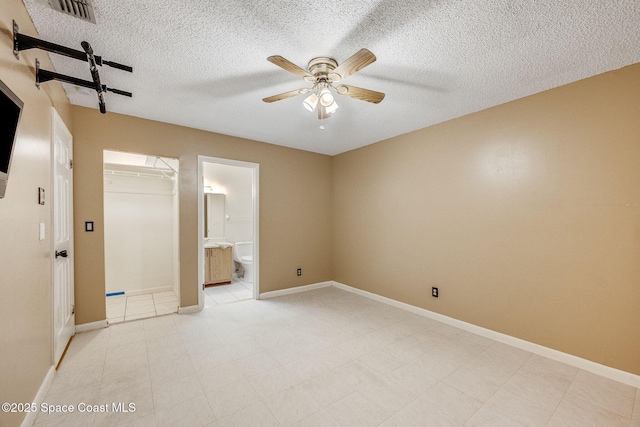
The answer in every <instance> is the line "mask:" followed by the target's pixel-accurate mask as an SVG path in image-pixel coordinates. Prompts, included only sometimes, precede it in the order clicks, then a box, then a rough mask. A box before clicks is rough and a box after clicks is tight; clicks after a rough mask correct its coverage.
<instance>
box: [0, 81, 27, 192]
mask: <svg viewBox="0 0 640 427" xmlns="http://www.w3.org/2000/svg"><path fill="white" fill-rule="evenodd" d="M23 105H24V104H23V103H22V101H20V99H19V98H18V97H17V96H16V94H15V93H13V92H11V90H10V89H9V88H8V87H7V85H5V84H4V83H3V82H2V80H0V198H2V197H4V193H5V191H6V188H7V181H8V180H9V168H10V166H11V157H12V155H13V151H14V146H15V142H16V134H17V132H18V123H19V122H20V115H21V113H22V107H23Z"/></svg>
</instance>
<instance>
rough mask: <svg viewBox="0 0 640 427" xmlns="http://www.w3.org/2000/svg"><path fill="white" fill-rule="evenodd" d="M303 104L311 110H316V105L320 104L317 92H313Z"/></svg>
mask: <svg viewBox="0 0 640 427" xmlns="http://www.w3.org/2000/svg"><path fill="white" fill-rule="evenodd" d="M302 105H304V108H306V109H307V110H309V111H313V110H315V109H316V105H318V95H316V94H315V92H314V93H312V94H311V95H309V96H308V97H307V98H306V99H305V100H304V101H303V102H302Z"/></svg>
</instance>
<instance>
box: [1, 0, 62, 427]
mask: <svg viewBox="0 0 640 427" xmlns="http://www.w3.org/2000/svg"><path fill="white" fill-rule="evenodd" d="M12 19H15V20H16V22H17V23H18V25H19V26H20V32H21V33H24V34H29V35H33V36H35V35H37V33H36V32H35V29H34V27H33V24H32V22H31V18H29V15H28V14H27V12H26V10H25V8H24V5H23V4H22V2H20V1H14V0H11V1H2V2H0V80H2V81H3V82H4V83H5V84H6V85H7V86H9V88H10V89H11V90H12V91H13V92H14V93H15V94H16V95H18V97H19V98H20V99H21V100H22V101H23V102H24V109H23V113H22V119H21V122H20V127H19V130H18V139H17V142H16V147H15V152H14V157H13V162H12V164H11V171H10V176H9V185H8V187H7V192H6V194H5V197H4V198H3V199H0V241H1V243H0V324H1V325H2V327H1V328H0V361H1V362H0V401H2V402H6V401H9V402H31V401H32V399H33V398H34V397H35V395H36V392H37V391H38V388H39V387H40V385H41V384H42V380H43V379H44V377H45V375H46V373H47V371H48V369H49V368H50V366H51V363H52V356H51V292H50V289H51V253H50V245H51V240H50V236H51V220H50V212H51V211H50V209H51V204H50V203H47V204H46V205H45V206H40V205H39V204H38V196H37V195H38V187H42V188H44V189H45V191H46V196H47V197H50V196H51V191H52V187H51V178H50V173H51V169H50V166H49V160H50V150H51V107H52V106H54V105H55V107H56V108H57V110H58V112H59V113H60V115H61V117H62V118H63V119H64V121H65V122H66V123H67V126H69V125H70V123H71V122H70V115H69V104H68V100H67V97H66V95H65V94H64V92H63V91H62V86H61V85H60V84H59V83H56V82H49V83H46V84H43V85H42V86H41V89H40V90H38V89H37V88H36V87H35V84H34V83H35V58H38V59H39V60H40V62H41V64H42V67H43V68H46V69H49V70H51V69H52V66H51V63H50V61H49V58H48V56H47V55H46V54H45V53H43V52H42V51H39V52H38V51H35V50H34V51H25V52H22V53H21V54H20V60H17V59H16V58H15V57H14V56H13V39H12V37H13V36H12V34H13V27H12ZM69 127H70V126H69ZM49 200H50V198H49ZM41 222H43V223H45V227H46V238H45V240H42V241H40V240H38V227H39V223H41ZM23 418H24V414H11V413H4V412H0V425H2V426H14V425H20V423H21V422H22V419H23Z"/></svg>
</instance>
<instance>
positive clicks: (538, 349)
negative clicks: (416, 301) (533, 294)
mask: <svg viewBox="0 0 640 427" xmlns="http://www.w3.org/2000/svg"><path fill="white" fill-rule="evenodd" d="M332 283H333V286H335V287H336V288H338V289H342V290H344V291H347V292H353V293H355V294H358V295H362V296H364V297H367V298H370V299H373V300H375V301H379V302H382V303H385V304H389V305H392V306H394V307H397V308H401V309H403V310H407V311H410V312H412V313H415V314H419V315H421V316H424V317H428V318H430V319H433V320H437V321H438V322H442V323H446V324H447V325H451V326H455V327H456V328H460V329H463V330H465V331H468V332H472V333H474V334H477V335H480V336H483V337H486V338H490V339H492V340H495V341H499V342H501V343H504V344H508V345H510V346H513V347H516V348H519V349H522V350H526V351H528V352H531V353H533V354H537V355H539V356H543V357H547V358H549V359H553V360H557V361H558V362H562V363H566V364H567V365H571V366H575V367H576V368H579V369H582V370H584V371H587V372H591V373H592V374H596V375H600V376H602V377H605V378H609V379H612V380H614V381H618V382H621V383H624V384H628V385H630V386H632V387H640V375H635V374H632V373H631V372H626V371H622V370H620V369H615V368H612V367H610V366H605V365H601V364H599V363H596V362H592V361H591V360H587V359H583V358H581V357H578V356H574V355H572V354H568V353H564V352H562V351H559V350H554V349H552V348H549V347H544V346H542V345H539V344H535V343H532V342H529V341H525V340H522V339H520V338H516V337H512V336H511V335H506V334H503V333H501V332H496V331H493V330H491V329H487V328H483V327H481V326H477V325H474V324H472V323H467V322H464V321H462V320H458V319H454V318H452V317H448V316H445V315H443V314H439V313H435V312H433V311H429V310H426V309H424V308H420V307H416V306H413V305H410V304H406V303H403V302H400V301H396V300H393V299H391V298H387V297H383V296H381V295H378V294H374V293H371V292H367V291H363V290H362V289H357V288H354V287H351V286H349V285H345V284H343V283H339V282H332Z"/></svg>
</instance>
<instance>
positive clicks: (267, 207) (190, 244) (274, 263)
mask: <svg viewBox="0 0 640 427" xmlns="http://www.w3.org/2000/svg"><path fill="white" fill-rule="evenodd" d="M72 116H73V122H74V126H73V129H72V133H73V137H74V141H75V145H74V155H75V165H76V166H75V168H74V197H75V207H74V215H75V233H76V234H75V245H76V246H75V250H76V258H75V262H76V269H75V280H76V282H75V285H76V306H77V311H76V323H78V324H82V323H88V322H93V321H98V320H103V319H105V297H104V294H105V288H104V287H105V283H104V233H103V180H102V151H103V150H105V149H108V150H121V151H129V152H134V153H142V154H155V155H160V156H164V157H175V158H179V159H180V173H179V191H180V305H181V306H183V307H186V306H191V305H196V304H197V303H198V295H197V291H198V281H197V278H198V270H197V259H198V258H197V257H198V256H199V255H198V239H199V236H198V209H197V203H198V202H197V200H198V199H197V182H198V181H197V180H198V176H197V168H198V166H197V156H198V155H205V156H212V157H221V158H226V159H234V160H242V161H248V162H254V163H258V164H260V207H259V210H260V292H268V291H274V290H278V289H283V288H289V287H294V286H300V285H305V284H310V283H317V282H322V281H326V280H330V279H331V157H329V156H324V155H320V154H314V153H310V152H305V151H300V150H293V149H290V148H285V147H280V146H275V145H270V144H264V143H260V142H255V141H249V140H245V139H240V138H234V137H230V136H225V135H218V134H213V133H209V132H203V131H198V130H194V129H189V128H184V127H180V126H175V125H170V124H166V123H159V122H154V121H150V120H144V119H138V118H134V117H128V116H123V115H118V114H114V113H107V114H106V115H102V114H100V113H99V112H98V111H97V110H93V109H88V108H83V107H73V110H72ZM85 221H95V230H96V231H95V232H94V233H86V232H85V231H84V222H85ZM299 267H300V268H302V269H303V275H302V276H301V277H297V276H296V269H297V268H299Z"/></svg>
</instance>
